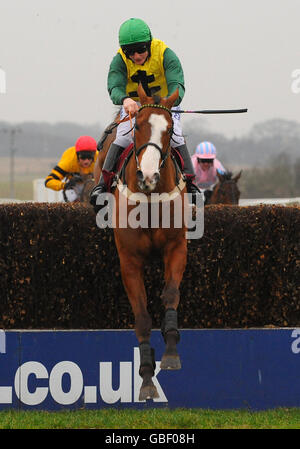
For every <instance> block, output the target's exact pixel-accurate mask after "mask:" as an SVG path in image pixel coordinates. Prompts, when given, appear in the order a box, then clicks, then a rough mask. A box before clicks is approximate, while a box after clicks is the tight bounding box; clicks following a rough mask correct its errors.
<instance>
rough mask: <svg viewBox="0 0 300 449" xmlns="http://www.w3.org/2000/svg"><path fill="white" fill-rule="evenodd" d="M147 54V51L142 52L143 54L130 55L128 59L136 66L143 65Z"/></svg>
mask: <svg viewBox="0 0 300 449" xmlns="http://www.w3.org/2000/svg"><path fill="white" fill-rule="evenodd" d="M148 55H149V52H148V50H146V51H144V53H138V52H135V53H133V55H130V56H129V58H130V59H131V61H132V62H134V63H135V64H137V65H143V64H144V62H145V61H146V59H147V58H148Z"/></svg>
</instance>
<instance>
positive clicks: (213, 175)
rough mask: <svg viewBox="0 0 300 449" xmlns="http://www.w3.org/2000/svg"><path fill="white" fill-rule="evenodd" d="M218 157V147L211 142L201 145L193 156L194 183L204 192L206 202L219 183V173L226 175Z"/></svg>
mask: <svg viewBox="0 0 300 449" xmlns="http://www.w3.org/2000/svg"><path fill="white" fill-rule="evenodd" d="M216 156H217V151H216V147H215V146H214V145H213V144H212V143H211V142H201V143H199V145H197V147H196V150H195V154H194V155H193V156H192V162H193V166H194V170H195V175H196V176H195V180H194V182H195V184H196V185H197V186H198V187H199V189H201V190H203V191H204V195H205V202H206V201H207V199H208V198H209V197H210V196H211V194H212V189H213V186H214V185H215V184H216V183H217V182H218V176H217V172H219V173H220V174H221V175H222V174H224V173H226V169H225V168H224V167H223V165H222V164H221V162H220V161H219V160H218V159H217V158H216Z"/></svg>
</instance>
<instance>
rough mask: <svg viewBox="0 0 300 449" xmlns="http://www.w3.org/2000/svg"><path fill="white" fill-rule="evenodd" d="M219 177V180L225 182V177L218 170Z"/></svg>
mask: <svg viewBox="0 0 300 449" xmlns="http://www.w3.org/2000/svg"><path fill="white" fill-rule="evenodd" d="M217 177H218V178H219V181H220V182H222V181H224V176H223V175H222V173H220V172H219V171H218V170H217Z"/></svg>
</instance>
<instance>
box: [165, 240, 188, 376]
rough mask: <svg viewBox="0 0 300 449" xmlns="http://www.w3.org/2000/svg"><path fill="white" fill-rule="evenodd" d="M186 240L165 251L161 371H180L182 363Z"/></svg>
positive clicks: (172, 245)
mask: <svg viewBox="0 0 300 449" xmlns="http://www.w3.org/2000/svg"><path fill="white" fill-rule="evenodd" d="M186 256H187V247H186V240H184V241H182V242H181V243H178V242H176V243H172V244H171V245H170V246H169V247H168V248H167V249H166V251H165V255H164V262H165V287H164V289H163V292H162V295H161V297H162V301H163V304H164V307H165V318H164V321H163V323H162V335H163V338H164V341H165V343H166V349H165V352H164V355H163V357H162V360H161V365H160V367H161V369H180V368H181V363H180V358H179V355H178V352H177V343H178V341H179V338H180V335H179V331H178V321H177V307H178V305H179V300H180V295H179V286H180V283H181V280H182V276H183V273H184V270H185V266H186Z"/></svg>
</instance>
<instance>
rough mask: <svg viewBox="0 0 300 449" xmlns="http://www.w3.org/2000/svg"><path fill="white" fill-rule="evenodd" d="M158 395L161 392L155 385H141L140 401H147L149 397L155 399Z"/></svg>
mask: <svg viewBox="0 0 300 449" xmlns="http://www.w3.org/2000/svg"><path fill="white" fill-rule="evenodd" d="M158 397H159V394H158V392H157V389H156V386H155V385H147V386H145V387H143V386H142V387H141V389H140V395H139V401H146V400H147V399H155V398H158Z"/></svg>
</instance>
